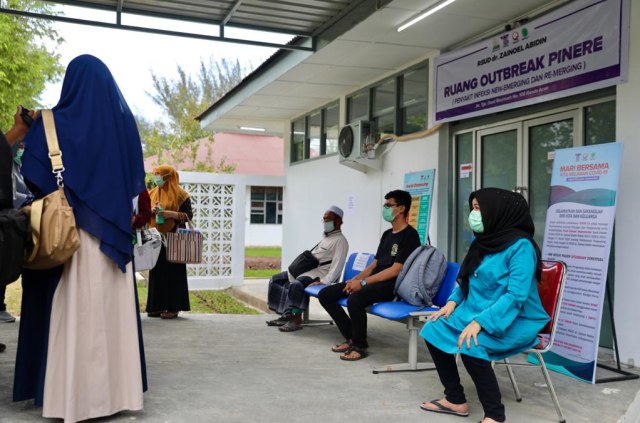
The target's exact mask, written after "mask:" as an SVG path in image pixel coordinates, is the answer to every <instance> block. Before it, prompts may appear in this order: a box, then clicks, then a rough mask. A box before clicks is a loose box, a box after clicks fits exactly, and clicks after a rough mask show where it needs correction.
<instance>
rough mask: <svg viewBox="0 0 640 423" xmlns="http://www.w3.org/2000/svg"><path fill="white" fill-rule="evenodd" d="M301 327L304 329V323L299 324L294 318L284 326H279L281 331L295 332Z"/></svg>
mask: <svg viewBox="0 0 640 423" xmlns="http://www.w3.org/2000/svg"><path fill="white" fill-rule="evenodd" d="M300 329H302V325H299V324H297V323H296V322H294V321H293V320H290V321H288V322H287V323H285V324H284V325H283V326H281V327H279V328H278V330H279V331H280V332H295V331H297V330H300Z"/></svg>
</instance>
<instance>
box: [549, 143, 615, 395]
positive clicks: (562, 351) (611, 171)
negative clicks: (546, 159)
mask: <svg viewBox="0 0 640 423" xmlns="http://www.w3.org/2000/svg"><path fill="white" fill-rule="evenodd" d="M621 160H622V144H621V143H610V144H600V145H593V146H586V147H579V148H568V149H563V150H556V154H555V159H554V162H553V173H552V176H551V193H550V195H549V208H548V209H547V221H546V226H545V231H544V244H543V247H542V257H543V258H545V259H549V260H561V261H563V262H565V263H566V264H567V279H566V284H565V289H564V297H563V299H562V304H561V306H560V314H559V322H558V332H557V335H556V339H555V342H554V347H553V349H552V350H551V351H550V352H548V353H547V354H546V355H545V362H546V363H547V366H548V367H549V368H551V369H553V370H555V371H558V372H560V373H564V374H567V375H570V376H572V377H575V378H577V379H580V380H584V381H587V382H591V383H595V374H596V365H597V358H598V341H599V339H600V324H601V319H602V310H603V304H604V295H605V289H606V281H607V270H608V267H609V252H610V249H611V239H612V236H613V223H614V218H615V213H616V200H617V191H618V180H619V177H620V164H621Z"/></svg>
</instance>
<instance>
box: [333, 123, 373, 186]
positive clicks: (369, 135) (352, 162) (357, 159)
mask: <svg viewBox="0 0 640 423" xmlns="http://www.w3.org/2000/svg"><path fill="white" fill-rule="evenodd" d="M375 144H376V139H375V132H374V130H373V125H372V124H371V122H368V121H365V120H358V121H356V122H352V123H350V124H348V125H346V126H345V127H343V128H342V129H341V130H340V135H338V153H339V156H340V164H342V165H345V166H349V167H350V168H352V169H355V170H358V171H360V172H365V173H366V172H367V170H368V169H381V168H382V160H381V158H380V155H379V154H378V155H377V156H376V150H375V146H376V145H375Z"/></svg>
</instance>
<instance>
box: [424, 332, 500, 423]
mask: <svg viewBox="0 0 640 423" xmlns="http://www.w3.org/2000/svg"><path fill="white" fill-rule="evenodd" d="M425 342H426V343H427V348H429V352H430V353H431V358H432V359H433V362H434V364H435V365H436V370H437V372H438V376H439V377H440V382H441V383H442V385H443V386H444V395H445V398H446V399H447V401H449V402H451V403H453V404H464V403H466V402H467V399H466V397H465V395H464V388H463V387H462V385H461V384H460V375H459V373H458V366H457V365H456V358H455V355H454V354H449V353H446V352H444V351H442V350H440V349H438V348H437V347H435V346H433V345H431V344H430V343H429V342H427V341H425ZM460 355H461V357H462V363H463V364H464V367H465V368H466V369H467V372H468V373H469V376H471V379H472V380H473V383H474V385H475V386H476V391H478V399H479V400H480V404H482V409H483V411H484V416H485V417H489V418H491V419H493V420H495V421H498V422H503V421H505V420H506V417H505V414H504V405H503V404H502V395H501V394H500V386H499V385H498V380H497V379H496V374H495V372H494V371H493V368H492V367H491V362H490V361H487V360H483V359H481V358H476V357H471V356H470V355H465V354H460Z"/></svg>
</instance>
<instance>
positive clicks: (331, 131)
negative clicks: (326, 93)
mask: <svg viewBox="0 0 640 423" xmlns="http://www.w3.org/2000/svg"><path fill="white" fill-rule="evenodd" d="M339 125H340V105H339V104H338V103H335V104H333V105H331V106H329V107H327V108H326V109H325V115H324V127H325V140H326V142H325V147H326V150H325V154H333V153H337V152H338V135H339V134H340V126H339Z"/></svg>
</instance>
